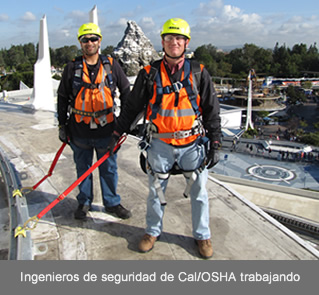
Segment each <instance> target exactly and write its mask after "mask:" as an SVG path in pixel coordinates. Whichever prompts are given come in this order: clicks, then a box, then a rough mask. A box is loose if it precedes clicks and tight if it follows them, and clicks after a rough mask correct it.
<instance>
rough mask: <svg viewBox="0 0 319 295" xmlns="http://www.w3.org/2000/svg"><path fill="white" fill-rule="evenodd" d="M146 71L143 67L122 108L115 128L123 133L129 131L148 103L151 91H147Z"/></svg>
mask: <svg viewBox="0 0 319 295" xmlns="http://www.w3.org/2000/svg"><path fill="white" fill-rule="evenodd" d="M146 75H147V74H146V71H145V70H144V69H142V70H141V71H140V72H139V73H138V75H137V78H136V80H135V83H134V87H133V89H132V91H131V93H130V96H129V98H128V100H127V102H126V103H125V105H124V108H123V109H122V110H121V114H120V116H119V118H118V119H117V122H116V127H115V130H116V131H117V132H118V133H120V134H122V133H124V132H128V131H129V129H130V126H131V124H132V123H133V122H134V120H135V119H136V118H137V117H138V115H139V114H140V113H141V112H143V110H144V107H145V105H146V103H147V100H148V97H149V95H150V94H149V92H148V91H147V90H148V89H147V86H146V85H147V84H146V79H145V77H146Z"/></svg>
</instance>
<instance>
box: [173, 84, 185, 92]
mask: <svg viewBox="0 0 319 295" xmlns="http://www.w3.org/2000/svg"><path fill="white" fill-rule="evenodd" d="M172 87H173V90H174V92H177V93H179V92H180V91H181V89H182V88H183V87H184V85H183V83H182V82H180V81H177V82H175V83H174V84H173V85H172Z"/></svg>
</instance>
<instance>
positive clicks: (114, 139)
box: [106, 131, 121, 156]
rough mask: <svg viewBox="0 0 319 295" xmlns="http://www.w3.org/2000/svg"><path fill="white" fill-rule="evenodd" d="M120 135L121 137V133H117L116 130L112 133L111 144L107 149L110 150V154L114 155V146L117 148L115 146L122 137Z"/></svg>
mask: <svg viewBox="0 0 319 295" xmlns="http://www.w3.org/2000/svg"><path fill="white" fill-rule="evenodd" d="M120 137H121V136H120V134H119V133H117V132H116V131H114V132H113V133H112V137H111V141H110V143H109V145H108V146H107V148H106V149H107V151H108V152H110V156H113V154H114V148H115V146H116V144H117V142H118V140H119V139H120Z"/></svg>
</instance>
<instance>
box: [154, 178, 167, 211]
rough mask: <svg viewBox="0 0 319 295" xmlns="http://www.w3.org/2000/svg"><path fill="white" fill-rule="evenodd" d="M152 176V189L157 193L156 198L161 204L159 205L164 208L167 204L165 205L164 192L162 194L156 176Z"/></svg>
mask: <svg viewBox="0 0 319 295" xmlns="http://www.w3.org/2000/svg"><path fill="white" fill-rule="evenodd" d="M153 176H154V187H155V189H156V193H157V195H158V198H159V200H160V202H161V205H162V206H165V205H166V204H167V203H166V200H165V196H164V192H163V189H162V186H161V183H160V181H159V177H158V174H157V173H154V175H153Z"/></svg>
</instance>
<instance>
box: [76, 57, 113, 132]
mask: <svg viewBox="0 0 319 295" xmlns="http://www.w3.org/2000/svg"><path fill="white" fill-rule="evenodd" d="M76 74H77V73H76ZM107 75H108V73H107V72H106V70H105V69H104V66H103V64H102V62H101V65H100V68H99V71H98V74H97V76H96V79H95V81H94V83H92V82H91V80H90V77H89V72H88V68H87V65H86V63H85V61H83V70H82V81H83V85H82V87H81V89H80V91H79V92H78V94H77V96H76V99H75V105H74V108H75V109H76V110H79V111H82V112H87V113H88V114H89V113H98V112H100V111H103V110H105V112H102V113H103V114H102V115H101V116H100V117H98V118H94V120H95V123H96V124H101V125H103V126H104V125H105V124H107V123H110V122H112V121H113V120H114V114H113V97H112V91H111V89H110V88H109V87H108V86H107V85H106V83H105V79H106V77H107ZM75 119H76V122H77V123H80V122H84V123H86V124H89V123H90V121H91V120H93V119H92V116H84V115H80V114H76V113H75Z"/></svg>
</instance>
